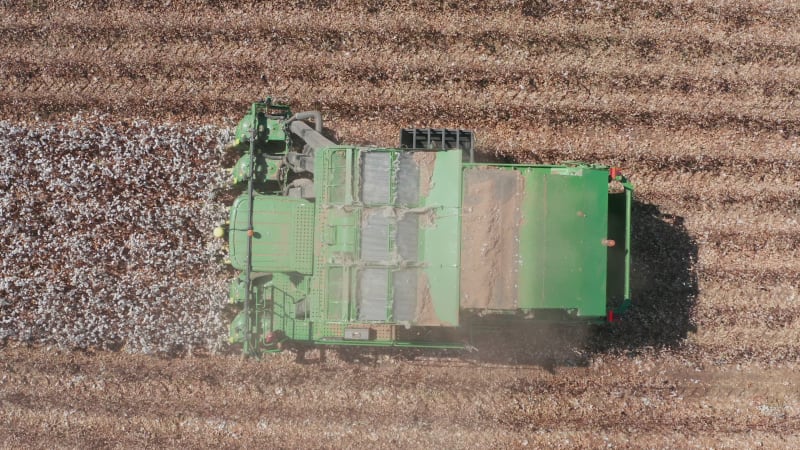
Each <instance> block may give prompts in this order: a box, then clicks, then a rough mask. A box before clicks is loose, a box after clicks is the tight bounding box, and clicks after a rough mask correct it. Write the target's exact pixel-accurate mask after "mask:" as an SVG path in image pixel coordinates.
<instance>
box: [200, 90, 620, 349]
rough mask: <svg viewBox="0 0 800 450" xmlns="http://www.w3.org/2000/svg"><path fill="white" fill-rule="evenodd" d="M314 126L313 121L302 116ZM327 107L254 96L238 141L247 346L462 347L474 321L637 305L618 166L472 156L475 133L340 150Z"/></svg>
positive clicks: (236, 330) (602, 312) (237, 326)
mask: <svg viewBox="0 0 800 450" xmlns="http://www.w3.org/2000/svg"><path fill="white" fill-rule="evenodd" d="M309 120H310V121H313V123H310V122H307V121H309ZM322 131H323V128H322V116H321V114H320V113H319V112H316V111H312V112H302V113H297V114H293V113H292V112H291V111H290V108H289V106H287V105H282V104H277V103H274V102H273V101H272V100H271V99H266V100H265V101H264V102H259V103H254V104H253V105H252V107H251V108H250V112H249V113H248V114H247V115H246V116H245V117H244V118H243V119H242V120H241V122H240V123H239V125H238V126H237V128H236V138H235V140H234V141H233V142H232V143H231V144H230V145H229V146H228V148H227V150H228V151H229V152H238V157H239V160H238V162H237V163H236V165H235V166H234V167H233V169H232V183H233V185H234V186H235V187H237V188H238V189H240V190H241V191H242V194H241V195H239V196H238V197H237V198H236V199H235V200H234V201H233V204H232V205H231V208H230V218H229V220H228V221H227V222H225V224H224V225H221V226H220V227H218V228H217V229H215V230H214V234H215V236H217V237H219V238H222V239H227V242H228V247H229V251H230V264H231V265H232V266H233V267H234V268H235V269H237V270H239V271H241V272H240V275H239V276H238V277H237V278H235V279H234V280H233V281H232V283H231V286H230V302H231V303H233V304H234V305H235V308H237V309H238V310H239V311H238V315H237V316H236V317H235V319H234V320H233V321H232V323H231V325H230V341H231V342H232V343H238V344H241V345H242V347H243V351H244V352H245V354H248V355H257V354H260V353H262V352H266V351H277V350H280V349H283V348H287V347H292V346H297V347H304V346H309V345H361V346H394V347H427V348H459V347H464V346H466V345H468V344H469V337H470V336H471V330H472V329H473V328H477V327H480V328H482V329H483V328H487V327H488V328H491V327H493V326H497V327H503V326H505V324H509V323H514V324H530V325H531V326H535V325H536V324H537V323H542V322H548V323H552V322H585V323H601V322H604V321H613V320H614V317H615V316H618V315H619V314H621V313H622V312H624V311H625V310H626V309H627V308H628V307H629V305H630V303H631V298H630V280H629V273H630V233H631V203H632V192H633V188H632V186H631V185H630V184H629V183H628V181H627V179H626V178H625V177H624V176H623V175H622V174H621V173H620V172H619V170H618V169H616V168H609V167H606V166H600V165H594V164H584V163H566V164H563V165H528V164H482V163H475V162H474V151H473V142H474V136H473V133H472V132H470V131H465V130H454V129H428V128H426V129H419V128H413V129H403V130H401V132H400V145H399V146H398V147H397V148H381V147H360V146H353V145H345V144H337V143H334V142H333V141H331V140H329V139H328V138H326V137H325V136H323V133H322Z"/></svg>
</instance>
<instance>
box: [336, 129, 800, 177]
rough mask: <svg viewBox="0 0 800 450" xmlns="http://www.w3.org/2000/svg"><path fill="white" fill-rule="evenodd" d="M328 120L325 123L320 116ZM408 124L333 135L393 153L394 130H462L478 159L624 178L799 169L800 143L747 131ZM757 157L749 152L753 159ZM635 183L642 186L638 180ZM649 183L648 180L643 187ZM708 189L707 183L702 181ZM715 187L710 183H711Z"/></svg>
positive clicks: (756, 174) (788, 172) (783, 172)
mask: <svg viewBox="0 0 800 450" xmlns="http://www.w3.org/2000/svg"><path fill="white" fill-rule="evenodd" d="M326 117H328V116H327V115H326ZM425 119H426V118H423V119H420V118H409V119H408V120H407V121H401V122H393V121H387V120H382V118H376V119H370V121H369V126H368V127H365V126H364V125H363V122H360V121H356V120H351V119H348V118H336V125H335V127H333V128H332V132H335V136H334V138H336V139H337V140H338V141H339V142H352V143H363V144H375V145H382V146H395V145H397V144H398V141H399V128H401V127H407V126H422V127H461V128H471V129H474V130H476V132H477V144H476V145H477V147H478V149H479V150H480V151H481V153H482V154H481V155H479V157H484V158H485V157H489V158H491V157H501V158H502V157H509V158H513V159H514V160H515V161H519V162H526V163H545V164H546V163H556V162H559V161H564V160H578V161H593V162H600V163H604V164H610V165H616V166H621V167H622V168H624V169H626V170H627V172H628V174H629V175H634V174H637V173H642V172H646V173H650V172H651V171H656V172H664V174H662V175H657V176H659V177H660V178H663V177H666V176H668V175H667V174H669V173H671V172H679V173H683V172H689V173H697V172H709V173H710V174H711V176H712V177H714V176H717V175H719V174H722V173H724V174H728V175H736V174H738V175H739V176H741V177H743V178H751V177H758V178H759V179H760V178H761V177H762V176H765V177H777V175H778V174H780V176H781V177H786V178H785V179H782V180H779V179H777V178H770V179H771V180H772V181H773V182H775V183H781V182H784V181H785V182H789V183H791V182H792V180H794V175H793V174H794V173H795V172H796V171H795V170H794V168H795V167H797V164H798V163H800V146H799V144H798V142H799V141H798V138H797V137H792V138H788V139H787V138H786V137H784V136H783V135H781V133H779V132H778V131H770V132H764V133H758V134H754V133H748V132H746V131H745V130H729V129H725V130H703V132H702V133H699V132H698V130H697V129H696V128H687V129H681V130H668V129H665V128H663V127H658V126H654V127H630V128H623V129H619V128H613V127H604V126H592V125H591V124H589V125H580V124H579V125H576V126H574V127H573V126H569V127H567V126H563V127H562V126H546V125H543V124H540V123H537V122H531V123H525V124H519V126H518V127H514V126H509V124H508V123H507V122H505V123H497V124H496V125H495V126H489V125H488V123H487V121H486V120H480V119H474V120H472V121H467V120H463V121H460V122H445V121H442V120H441V119H440V118H430V119H428V120H425ZM754 149H755V151H754ZM640 179H641V178H640ZM646 181H648V182H650V181H651V180H649V179H648V180H646ZM706 181H708V182H711V181H713V180H711V179H706ZM710 184H713V183H710Z"/></svg>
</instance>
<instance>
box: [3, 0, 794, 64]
mask: <svg viewBox="0 0 800 450" xmlns="http://www.w3.org/2000/svg"><path fill="white" fill-rule="evenodd" d="M271 6H272V8H269V7H268V8H263V7H262V8H258V9H256V10H253V9H250V10H246V9H227V10H224V11H223V10H218V9H216V10H215V9H200V10H195V11H192V12H191V13H188V14H187V13H186V12H183V11H180V10H169V11H164V12H161V13H153V12H149V11H147V12H142V11H135V10H126V9H115V10H111V11H109V12H97V13H94V14H92V15H90V16H87V15H85V14H83V13H82V11H80V10H74V11H70V10H66V11H65V10H62V11H60V13H59V14H58V15H52V14H47V13H46V12H44V13H39V14H14V13H12V14H9V15H8V16H7V17H6V18H5V20H2V21H0V35H4V36H6V37H8V38H9V39H10V40H13V41H21V39H29V40H39V39H47V38H54V37H64V36H70V37H73V38H80V39H81V40H82V42H87V41H91V40H96V39H106V40H108V39H109V38H110V39H113V40H119V39H120V38H123V39H143V38H147V37H148V36H149V37H151V38H152V37H159V38H161V39H164V38H166V39H170V40H173V39H174V40H185V39H187V38H188V39H199V40H201V41H204V42H209V43H210V42H215V41H225V40H237V41H238V40H240V38H242V37H248V38H251V39H258V40H260V41H261V42H263V44H265V45H267V44H277V45H287V44H292V43H310V42H314V43H319V44H321V46H320V47H317V48H322V49H325V50H352V49H354V48H358V47H359V46H362V45H367V46H373V45H375V44H380V43H389V45H392V44H391V42H392V41H391V40H390V41H385V40H384V38H386V37H400V36H402V38H403V39H402V42H403V44H404V45H406V46H407V47H408V46H410V47H424V48H440V49H441V48H446V46H445V44H452V43H469V44H471V45H474V46H475V47H480V48H484V49H489V50H495V49H498V48H502V47H504V46H506V47H509V46H511V47H520V46H523V47H524V46H529V47H532V46H536V47H538V48H539V49H541V50H544V49H545V48H550V49H556V48H560V49H567V48H571V49H574V50H577V51H585V50H586V48H587V47H589V46H595V45H597V46H600V47H608V46H615V45H628V46H631V47H633V48H635V49H637V50H639V51H640V53H644V54H658V53H661V51H662V49H663V50H664V51H668V52H675V53H676V54H678V55H681V56H683V57H689V58H693V57H697V56H708V55H711V54H714V55H715V56H716V55H719V56H723V55H734V56H735V57H737V58H739V61H741V60H742V59H741V58H745V59H753V60H757V61H762V62H763V61H771V60H775V59H776V58H777V59H782V58H791V59H794V58H796V56H792V55H791V54H790V52H789V51H788V50H789V49H790V48H792V47H795V46H796V45H797V40H796V39H795V37H796V36H797V34H798V33H800V31H798V30H796V29H792V28H791V27H786V26H784V25H783V24H781V23H774V22H763V23H758V22H754V23H753V24H751V25H750V26H748V27H747V28H742V29H740V30H732V29H731V28H730V27H727V26H725V24H723V23H720V22H714V23H708V24H703V23H694V24H687V22H686V21H685V20H684V19H672V20H665V19H663V18H658V19H653V18H632V19H629V20H627V21H626V22H625V24H624V25H625V26H624V27H621V26H620V22H619V19H618V18H613V17H611V18H603V19H590V20H584V21H580V22H576V21H574V20H572V19H570V18H562V17H553V18H551V19H549V20H547V21H536V20H532V19H525V18H524V17H520V16H519V14H518V13H515V12H510V11H504V12H497V13H493V14H490V15H473V14H463V15H462V14H458V13H455V14H454V13H452V12H448V11H445V12H435V13H429V12H425V11H417V10H414V9H412V10H408V11H404V12H403V13H400V14H398V13H397V12H387V13H378V14H366V15H358V14H353V13H352V11H347V10H343V9H338V8H337V9H333V10H330V11H314V10H310V9H295V10H292V9H284V8H283V7H282V5H271ZM275 17H280V20H275ZM309 23H314V24H315V26H314V27H308V26H307V24H309ZM51 26H52V27H51ZM201 30H213V33H208V32H206V33H198V31H201ZM394 41H395V42H397V41H398V39H394ZM756 48H758V49H761V50H763V52H762V53H761V54H759V53H757V52H754V51H753V50H754V49H756Z"/></svg>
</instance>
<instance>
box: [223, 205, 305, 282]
mask: <svg viewBox="0 0 800 450" xmlns="http://www.w3.org/2000/svg"><path fill="white" fill-rule="evenodd" d="M247 200H248V199H247V195H241V196H239V197H238V198H237V199H236V200H235V201H234V202H233V206H231V216H230V230H229V236H228V239H229V245H230V258H231V265H232V266H233V267H234V268H236V269H239V270H245V269H246V267H247V225H248V214H249V213H250V206H249V203H248V201H247ZM253 210H254V211H255V212H254V213H253V268H252V270H253V271H254V272H298V273H302V274H310V273H311V272H312V269H313V259H314V204H313V203H310V202H309V201H307V200H304V199H300V198H292V197H283V196H276V195H256V196H255V197H254V198H253Z"/></svg>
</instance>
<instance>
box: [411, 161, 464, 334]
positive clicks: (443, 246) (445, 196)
mask: <svg viewBox="0 0 800 450" xmlns="http://www.w3.org/2000/svg"><path fill="white" fill-rule="evenodd" d="M461 162H462V154H461V151H460V150H450V151H443V152H436V165H435V166H434V170H433V175H432V178H431V185H430V191H429V193H428V195H427V197H424V199H423V207H425V208H432V211H433V212H434V218H433V220H432V223H430V224H429V225H428V224H423V225H422V226H421V227H420V242H421V247H422V255H423V256H422V259H423V261H424V273H425V277H426V278H427V281H428V285H429V290H430V299H431V302H432V306H433V313H434V314H435V317H436V320H435V321H438V324H440V325H446V326H457V325H458V318H459V283H460V273H461V268H460V265H461V260H460V258H461V257H460V247H461V182H462V178H461Z"/></svg>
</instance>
